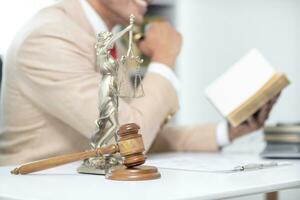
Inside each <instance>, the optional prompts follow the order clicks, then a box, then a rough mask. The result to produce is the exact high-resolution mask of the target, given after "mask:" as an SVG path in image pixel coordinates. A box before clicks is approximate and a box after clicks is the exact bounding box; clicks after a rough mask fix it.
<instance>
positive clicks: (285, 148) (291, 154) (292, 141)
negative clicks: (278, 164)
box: [261, 124, 300, 158]
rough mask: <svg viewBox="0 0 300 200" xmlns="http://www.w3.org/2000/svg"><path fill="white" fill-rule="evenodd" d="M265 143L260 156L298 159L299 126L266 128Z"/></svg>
mask: <svg viewBox="0 0 300 200" xmlns="http://www.w3.org/2000/svg"><path fill="white" fill-rule="evenodd" d="M264 137H265V141H266V143H267V146H266V148H265V150H264V151H263V152H262V154H261V155H262V156H263V157H266V158H300V124H278V125H276V126H266V127H265V128H264Z"/></svg>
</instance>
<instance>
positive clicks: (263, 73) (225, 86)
mask: <svg viewBox="0 0 300 200" xmlns="http://www.w3.org/2000/svg"><path fill="white" fill-rule="evenodd" d="M275 72H276V71H275V69H274V68H273V67H272V66H271V65H270V64H269V63H268V61H267V60H266V59H265V58H264V57H263V56H262V55H261V53H260V52H259V51H258V50H256V49H253V50H251V51H250V52H249V53H248V54H247V55H246V56H244V57H243V58H242V59H241V60H239V61H238V62H237V63H236V64H234V65H233V67H231V68H230V69H229V70H227V71H226V72H225V73H224V74H223V75H222V76H221V77H219V78H218V79H217V80H216V81H214V82H213V83H212V84H211V85H210V86H209V87H208V88H207V89H206V91H205V93H206V96H207V97H208V99H209V100H210V101H211V102H212V103H213V104H214V105H215V106H216V108H217V109H218V110H219V111H220V112H221V114H222V115H223V116H227V115H228V114H230V113H231V112H232V111H234V110H235V109H236V108H237V107H239V106H240V105H242V104H243V103H244V102H245V101H246V100H248V99H249V98H250V97H251V96H253V95H254V94H255V93H256V92H257V91H258V90H259V89H260V88H261V87H262V86H263V85H264V84H265V83H266V82H267V81H269V80H270V79H271V78H272V76H273V75H274V74H275Z"/></svg>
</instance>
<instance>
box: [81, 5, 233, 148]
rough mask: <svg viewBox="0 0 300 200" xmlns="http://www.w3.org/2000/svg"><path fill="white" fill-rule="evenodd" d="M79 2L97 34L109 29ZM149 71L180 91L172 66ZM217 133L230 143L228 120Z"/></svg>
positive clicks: (158, 65)
mask: <svg viewBox="0 0 300 200" xmlns="http://www.w3.org/2000/svg"><path fill="white" fill-rule="evenodd" d="M79 2H80V4H81V6H82V8H83V10H84V13H85V14H86V17H87V19H88V21H89V22H90V24H91V26H92V28H93V29H94V31H95V33H96V34H97V33H100V32H103V31H107V30H108V28H107V26H106V25H105V23H104V21H103V20H102V19H101V17H100V16H99V15H98V14H97V12H96V11H95V10H94V9H93V7H92V6H91V5H90V4H89V3H88V2H87V1H86V0H79ZM148 72H152V73H157V74H159V75H161V76H163V77H164V78H166V79H167V80H168V81H170V83H171V84H172V85H173V87H174V88H175V90H176V91H177V93H178V92H179V91H180V82H179V80H178V78H177V76H176V74H175V73H174V71H173V70H172V69H171V68H170V67H168V66H166V65H164V64H162V63H157V62H152V63H151V64H150V65H149V67H148ZM216 135H217V143H218V144H219V146H220V147H223V146H225V145H227V144H229V143H230V141H229V137H228V127H227V122H226V121H223V122H220V123H219V124H218V125H217V130H216Z"/></svg>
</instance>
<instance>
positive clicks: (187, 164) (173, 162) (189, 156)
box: [146, 153, 290, 173]
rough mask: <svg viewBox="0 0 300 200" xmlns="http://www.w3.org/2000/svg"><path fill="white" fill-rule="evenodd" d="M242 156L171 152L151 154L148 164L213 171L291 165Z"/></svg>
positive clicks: (188, 169) (229, 171)
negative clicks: (243, 157)
mask: <svg viewBox="0 0 300 200" xmlns="http://www.w3.org/2000/svg"><path fill="white" fill-rule="evenodd" d="M241 158H242V156H241V155H239V156H235V155H226V154H213V153H211V154H210V153H206V154H205V153H204V154H203V153H201V154H198V153H176V154H172V153H170V154H160V155H153V156H150V158H149V159H148V160H147V163H146V164H149V165H154V166H156V167H158V168H163V169H174V170H186V171H198V172H211V173H233V172H240V171H249V170H259V169H266V168H271V167H278V166H282V165H290V163H288V162H274V161H269V160H267V161H266V160H261V159H258V158H257V156H253V157H249V156H247V157H246V158H245V159H241Z"/></svg>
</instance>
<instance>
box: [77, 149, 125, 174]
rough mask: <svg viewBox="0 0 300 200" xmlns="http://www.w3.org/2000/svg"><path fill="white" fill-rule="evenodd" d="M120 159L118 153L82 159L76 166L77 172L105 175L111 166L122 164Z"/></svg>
mask: <svg viewBox="0 0 300 200" xmlns="http://www.w3.org/2000/svg"><path fill="white" fill-rule="evenodd" d="M122 161H123V160H122V157H121V155H120V154H116V155H108V156H103V157H94V158H89V159H86V160H84V162H83V163H82V165H81V166H79V167H78V168H77V172H78V173H82V174H97V175H105V174H107V173H108V172H109V170H110V169H111V168H113V167H119V166H122Z"/></svg>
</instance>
